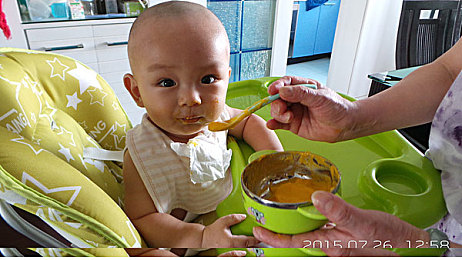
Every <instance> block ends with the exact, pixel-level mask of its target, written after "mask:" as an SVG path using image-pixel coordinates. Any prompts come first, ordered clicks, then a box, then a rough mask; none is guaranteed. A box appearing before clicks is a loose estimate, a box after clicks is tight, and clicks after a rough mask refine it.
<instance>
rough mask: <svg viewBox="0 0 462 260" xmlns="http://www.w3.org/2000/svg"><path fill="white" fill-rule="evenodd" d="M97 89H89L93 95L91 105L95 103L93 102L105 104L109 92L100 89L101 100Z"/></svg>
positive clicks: (89, 92)
mask: <svg viewBox="0 0 462 260" xmlns="http://www.w3.org/2000/svg"><path fill="white" fill-rule="evenodd" d="M96 91H97V90H96V89H92V90H88V91H87V92H88V94H90V96H91V100H90V105H93V104H96V103H98V104H100V105H102V106H104V98H105V97H106V96H107V93H106V92H104V91H103V90H102V89H100V90H99V92H100V93H101V101H99V100H97V98H98V94H97V93H96ZM93 92H95V93H94V94H92V93H93Z"/></svg>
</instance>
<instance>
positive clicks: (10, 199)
mask: <svg viewBox="0 0 462 260" xmlns="http://www.w3.org/2000/svg"><path fill="white" fill-rule="evenodd" d="M0 92H1V95H0V96H1V97H2V102H1V104H0V126H1V127H0V133H1V134H0V143H1V146H2V148H1V149H0V198H1V199H2V200H3V202H2V203H1V207H2V211H1V212H2V217H3V218H4V219H5V220H6V221H7V222H10V223H11V222H13V223H14V222H16V224H17V225H16V226H15V227H14V228H15V229H16V230H18V231H20V232H21V233H27V234H26V235H27V236H29V237H32V239H33V240H35V241H36V242H37V243H38V244H40V245H41V246H42V247H49V248H54V249H43V248H37V249H35V251H36V252H38V253H39V254H41V255H44V256H67V255H72V256H92V255H94V256H98V255H112V256H126V255H127V254H126V253H125V251H124V250H123V249H122V248H124V247H140V246H142V245H144V242H143V241H142V239H141V237H140V235H139V234H138V232H137V231H136V229H135V228H134V226H133V225H132V223H131V222H130V220H129V219H128V217H127V216H126V215H125V213H124V212H123V210H122V207H123V204H122V203H123V186H122V185H123V182H122V168H121V164H117V163H114V162H111V161H104V162H103V161H100V160H96V159H94V158H92V157H88V156H86V154H85V152H84V151H86V150H88V148H90V149H91V148H104V149H108V150H122V149H123V148H124V146H125V133H126V131H127V130H129V129H130V128H131V127H132V126H131V124H130V121H129V120H128V118H127V115H126V114H125V112H124V110H123V109H122V107H121V105H120V103H119V101H118V99H117V98H116V96H115V94H114V92H113V90H112V89H111V88H110V86H109V85H108V84H107V83H106V82H105V81H104V80H103V79H102V78H101V76H99V75H98V74H97V73H96V72H95V71H93V70H92V69H90V68H89V67H87V66H85V65H83V64H82V63H80V62H78V61H76V60H74V59H71V58H68V57H65V56H62V55H58V54H53V53H44V52H37V51H30V50H20V49H12V48H0ZM90 151H91V150H90ZM9 205H13V206H14V207H17V208H20V209H23V210H25V211H27V212H29V213H31V214H34V215H35V216H38V217H39V218H40V219H41V220H43V221H44V222H45V223H46V224H47V225H49V226H50V227H52V228H53V229H54V230H55V231H56V232H57V233H58V234H59V235H60V236H62V237H63V238H64V239H65V240H67V241H68V243H62V242H60V241H59V240H57V239H55V238H53V237H51V236H49V235H48V236H47V235H44V233H43V232H41V231H39V230H38V229H35V228H33V227H32V226H28V225H27V223H25V222H23V221H22V220H21V219H18V218H17V217H18V216H17V214H16V213H15V211H14V210H12V208H10V206H9ZM15 219H16V221H15ZM2 238H5V237H3V236H2ZM0 246H1V245H0ZM64 247H74V248H64ZM111 247H118V248H120V249H117V250H104V248H111ZM58 248H62V249H58ZM80 248H95V249H94V250H83V249H80ZM109 252H110V253H109Z"/></svg>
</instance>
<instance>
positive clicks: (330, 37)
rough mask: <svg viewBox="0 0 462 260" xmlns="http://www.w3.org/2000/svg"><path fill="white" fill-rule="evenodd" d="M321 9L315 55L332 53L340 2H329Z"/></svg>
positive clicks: (331, 0)
mask: <svg viewBox="0 0 462 260" xmlns="http://www.w3.org/2000/svg"><path fill="white" fill-rule="evenodd" d="M319 9H320V10H319V22H318V30H317V32H316V43H315V46H314V54H315V55H316V54H322V53H329V52H332V45H333V44H334V37H335V29H336V27H337V18H338V12H339V9H340V0H329V1H327V2H326V3H324V4H323V5H322V6H321V7H320V8H319Z"/></svg>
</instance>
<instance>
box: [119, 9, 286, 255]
mask: <svg viewBox="0 0 462 260" xmlns="http://www.w3.org/2000/svg"><path fill="white" fill-rule="evenodd" d="M128 56H129V60H130V66H131V70H132V74H126V75H125V76H124V84H125V87H126V88H127V90H128V91H129V92H130V94H131V96H132V97H133V99H134V100H135V102H136V104H137V105H138V106H140V107H144V108H146V114H145V115H144V117H143V120H142V123H141V124H140V125H138V126H136V127H135V128H133V129H132V130H130V131H129V132H128V133H127V148H128V149H127V150H128V152H125V154H124V167H123V172H124V181H125V211H126V213H127V215H128V217H129V218H130V219H131V220H132V222H133V223H134V225H135V226H136V228H137V229H138V231H139V232H140V233H141V235H142V236H143V238H144V239H145V241H146V242H147V244H148V246H149V247H153V248H219V247H229V248H232V247H249V246H253V245H255V244H256V243H257V242H258V241H256V239H255V238H253V237H247V236H234V235H232V234H231V232H230V229H229V227H230V226H232V225H235V224H237V223H239V222H241V221H243V220H244V219H245V215H241V214H233V215H228V216H224V217H222V218H219V219H218V220H216V221H215V222H214V223H213V224H211V225H209V226H204V225H201V224H197V223H188V222H189V221H191V220H192V219H194V218H195V217H197V216H198V215H200V214H205V213H208V212H212V211H214V210H215V209H216V206H217V205H218V204H219V203H220V202H221V201H223V200H224V199H225V198H226V197H227V196H228V195H229V194H230V192H231V190H232V178H231V172H230V171H229V169H228V168H229V163H230V159H231V151H228V150H227V148H226V136H227V132H226V131H222V132H210V131H208V129H207V125H208V124H209V123H210V122H213V121H224V120H227V119H229V118H230V117H233V116H235V115H237V114H238V113H239V112H240V111H241V110H238V109H234V108H231V107H228V106H227V105H226V104H225V98H226V91H227V87H228V81H229V77H230V74H231V69H230V67H229V57H230V47H229V42H228V37H227V35H226V31H225V29H224V27H223V25H222V24H221V22H220V21H219V19H218V18H217V17H216V16H215V15H214V14H213V13H212V12H210V11H209V10H208V9H207V8H205V7H203V6H201V5H198V4H193V3H189V2H182V1H171V2H166V3H162V4H159V5H155V6H153V7H151V8H149V9H147V10H145V11H144V12H143V13H142V14H141V15H140V16H139V17H138V19H137V20H136V21H135V23H134V24H133V26H132V29H131V32H130V37H129V42H128ZM229 133H230V134H231V135H233V136H235V137H236V138H242V139H244V140H245V141H246V142H247V143H248V144H249V145H251V146H252V147H253V148H254V149H255V150H264V149H271V150H279V151H281V150H282V146H281V144H280V142H279V140H278V138H277V136H276V134H275V133H274V132H272V131H270V130H269V129H267V128H266V125H265V121H264V120H263V119H262V118H260V117H258V116H256V115H251V116H250V117H248V118H247V119H246V120H244V121H243V122H241V123H240V124H239V125H237V126H236V127H235V128H233V129H232V130H229Z"/></svg>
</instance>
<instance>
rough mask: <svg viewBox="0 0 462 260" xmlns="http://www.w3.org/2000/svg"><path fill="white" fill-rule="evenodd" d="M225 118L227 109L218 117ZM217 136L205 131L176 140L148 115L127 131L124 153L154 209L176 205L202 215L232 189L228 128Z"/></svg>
mask: <svg viewBox="0 0 462 260" xmlns="http://www.w3.org/2000/svg"><path fill="white" fill-rule="evenodd" d="M227 119H229V115H228V113H226V114H225V113H224V114H223V115H222V116H221V117H220V120H222V121H224V120H227ZM217 134H218V135H215V134H213V135H212V134H208V133H207V132H206V133H204V134H201V135H199V136H198V137H196V138H193V139H191V140H190V142H189V143H188V144H178V143H175V142H173V141H172V140H170V138H168V137H167V136H166V135H165V134H164V133H163V132H162V131H161V130H160V129H158V128H157V127H156V126H155V125H154V124H153V123H151V121H149V119H148V117H147V115H144V116H143V120H142V122H141V124H140V125H137V126H136V127H135V128H133V129H131V130H130V131H128V132H127V147H128V151H129V152H130V155H131V157H132V160H133V162H134V164H135V166H136V169H137V171H138V174H139V175H140V177H141V179H142V180H143V183H144V185H145V187H146V189H147V190H148V192H149V195H150V196H151V198H152V200H153V202H154V205H155V206H156V208H157V211H158V212H160V213H170V212H171V211H172V210H173V209H175V208H181V209H184V210H186V211H188V212H191V213H194V214H204V213H207V212H210V211H213V210H215V209H216V207H217V205H218V204H219V203H220V202H221V201H223V200H224V199H225V198H226V197H227V196H228V195H229V194H230V193H231V190H232V186H233V184H232V177H231V172H230V169H229V163H230V160H231V153H230V151H229V152H228V150H227V149H226V137H227V132H219V133H217ZM172 147H174V148H173V149H175V150H176V152H175V151H174V150H173V149H172ZM208 149H211V150H208Z"/></svg>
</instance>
